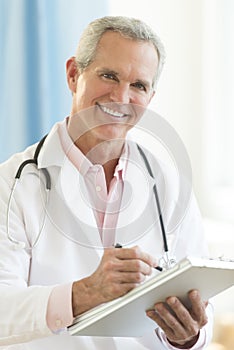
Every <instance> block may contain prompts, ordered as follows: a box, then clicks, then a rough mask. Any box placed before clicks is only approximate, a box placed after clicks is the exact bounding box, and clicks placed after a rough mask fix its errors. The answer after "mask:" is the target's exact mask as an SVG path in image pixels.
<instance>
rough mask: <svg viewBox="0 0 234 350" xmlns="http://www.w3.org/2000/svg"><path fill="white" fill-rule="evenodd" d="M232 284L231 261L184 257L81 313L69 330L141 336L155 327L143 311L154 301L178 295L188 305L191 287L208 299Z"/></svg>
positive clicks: (233, 263) (108, 334) (233, 266)
mask: <svg viewBox="0 0 234 350" xmlns="http://www.w3.org/2000/svg"><path fill="white" fill-rule="evenodd" d="M233 284H234V262H233V261H222V260H212V259H200V258H192V257H187V258H185V259H183V260H182V261H180V262H179V263H178V264H176V265H175V266H174V267H173V268H171V269H170V270H167V271H164V272H161V273H160V274H158V275H157V276H155V277H153V278H150V279H149V280H147V281H146V282H145V283H143V284H142V285H140V286H139V287H136V288H135V289H133V290H132V291H130V292H129V293H127V294H126V295H124V296H123V297H121V298H118V299H116V300H113V301H111V302H108V303H106V304H103V305H100V306H97V307H96V308H94V309H92V310H90V311H87V312H85V313H84V314H82V315H80V316H79V317H77V318H76V319H75V322H74V323H73V325H71V326H70V327H69V328H68V331H69V333H70V334H71V335H79V336H82V335H83V336H104V337H108V336H111V337H113V336H115V337H118V336H121V337H125V336H126V337H140V336H143V335H144V333H146V332H148V331H150V330H151V329H152V330H153V329H155V323H154V322H153V321H152V320H151V319H150V318H148V317H147V316H146V314H145V311H146V310H147V309H150V308H152V306H153V305H154V304H155V303H156V302H158V301H164V300H165V299H166V298H167V297H169V296H177V297H179V298H180V300H181V301H182V302H183V303H184V304H185V305H187V304H188V299H187V293H188V292H189V291H190V290H192V289H198V290H199V291H200V293H201V296H202V298H203V300H208V299H210V298H211V297H213V296H215V295H217V294H219V293H220V292H222V291H224V290H225V289H227V288H229V287H231V286H233Z"/></svg>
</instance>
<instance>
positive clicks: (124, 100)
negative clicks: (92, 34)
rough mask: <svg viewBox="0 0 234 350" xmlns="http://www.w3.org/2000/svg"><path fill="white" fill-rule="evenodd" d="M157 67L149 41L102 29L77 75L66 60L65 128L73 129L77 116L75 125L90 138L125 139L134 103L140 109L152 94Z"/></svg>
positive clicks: (133, 116)
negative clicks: (70, 99) (91, 57)
mask: <svg viewBox="0 0 234 350" xmlns="http://www.w3.org/2000/svg"><path fill="white" fill-rule="evenodd" d="M157 67H158V56H157V52H156V50H155V48H154V46H153V44H151V43H148V42H139V41H134V40H131V39H127V38H124V37H123V36H121V35H120V34H119V33H115V32H106V33H105V34H104V35H103V36H102V38H101V40H100V42H99V44H98V48H97V53H96V56H95V59H94V61H93V62H92V63H91V64H90V65H89V66H88V67H87V68H86V69H85V70H84V71H83V72H82V73H81V74H79V73H78V70H77V68H76V64H75V59H74V58H71V59H70V60H69V61H68V62H67V79H68V84H69V87H70V89H71V91H72V93H73V103H72V111H71V118H70V124H69V128H70V129H71V128H74V123H75V118H74V116H76V115H80V116H81V117H80V118H81V119H82V122H81V120H79V122H77V123H76V128H79V127H80V128H82V127H81V125H83V127H84V129H85V128H87V129H89V130H88V133H87V137H89V138H92V139H93V140H94V141H95V140H96V141H97V142H98V140H106V139H116V138H125V136H126V133H127V131H128V130H129V129H130V128H131V127H132V126H133V125H134V124H135V123H136V122H137V120H138V119H139V113H137V112H136V110H137V107H136V105H137V106H139V108H141V110H143V108H146V107H147V106H148V104H149V102H150V101H151V98H152V96H153V95H154V91H153V88H152V84H153V79H154V76H155V73H156V71H157ZM87 109H88V110H87ZM84 110H86V111H85V112H84ZM80 132H81V130H80ZM94 143H95V142H94Z"/></svg>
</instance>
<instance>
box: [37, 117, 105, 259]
mask: <svg viewBox="0 0 234 350" xmlns="http://www.w3.org/2000/svg"><path fill="white" fill-rule="evenodd" d="M63 123H64V122H63ZM59 124H62V123H58V124H56V125H55V126H54V128H53V129H52V131H51V132H50V134H49V135H48V136H47V138H46V140H45V143H44V145H43V148H42V150H41V152H40V155H39V160H38V165H39V167H41V168H43V167H46V168H48V169H50V172H52V173H53V171H52V169H54V166H56V168H57V167H58V169H57V171H56V174H57V175H56V176H53V178H52V182H53V184H54V185H55V187H56V191H55V192H56V193H57V194H58V195H59V196H58V195H57V194H56V193H54V194H53V195H52V194H51V199H52V198H53V200H54V201H56V202H54V203H56V206H59V208H60V210H61V216H63V217H64V215H65V213H66V215H70V216H71V220H72V221H74V223H76V225H75V224H74V227H73V231H74V232H71V231H70V233H69V234H70V235H72V237H69V238H71V239H72V240H73V241H76V242H78V243H79V244H81V245H85V246H89V247H91V248H97V249H96V250H97V252H98V254H99V255H100V256H101V254H102V249H101V248H102V247H103V245H102V242H101V239H100V234H99V231H98V228H97V225H96V220H95V217H94V213H93V209H92V206H91V205H90V201H89V197H88V193H87V190H86V186H84V183H83V178H82V176H81V175H80V173H79V172H78V170H77V169H76V168H75V167H74V165H73V164H72V163H71V162H70V160H69V159H68V158H67V157H66V154H65V152H64V150H63V148H62V146H61V142H60V137H59V134H58V127H59ZM62 127H63V126H62ZM55 154H56V158H55V157H54V155H55ZM52 175H53V174H52ZM58 202H60V204H59V203H58ZM52 206H53V203H51V207H52ZM67 208H68V210H67ZM51 210H53V209H51ZM56 215H58V214H56ZM72 216H73V218H72ZM58 221H60V222H61V225H62V220H61V218H58ZM77 235H79V237H78V238H77Z"/></svg>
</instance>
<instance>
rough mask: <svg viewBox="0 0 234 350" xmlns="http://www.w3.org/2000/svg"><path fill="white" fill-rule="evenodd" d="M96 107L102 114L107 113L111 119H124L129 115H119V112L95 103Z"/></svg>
mask: <svg viewBox="0 0 234 350" xmlns="http://www.w3.org/2000/svg"><path fill="white" fill-rule="evenodd" d="M97 106H98V107H99V108H100V109H101V110H102V111H103V112H104V113H107V114H109V115H111V116H112V117H115V118H124V117H128V116H129V114H125V113H121V112H118V111H116V110H113V109H111V108H108V107H106V106H102V105H100V104H99V103H97Z"/></svg>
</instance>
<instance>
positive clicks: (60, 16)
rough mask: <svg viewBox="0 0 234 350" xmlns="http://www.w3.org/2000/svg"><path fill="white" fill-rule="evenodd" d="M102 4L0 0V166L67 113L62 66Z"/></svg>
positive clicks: (67, 0) (104, 10)
mask: <svg viewBox="0 0 234 350" xmlns="http://www.w3.org/2000/svg"><path fill="white" fill-rule="evenodd" d="M106 14H107V0H99V1H94V0H86V1H80V0H0V162H2V161H4V160H5V159H7V158H8V157H9V156H10V155H11V154H12V153H15V152H18V151H21V150H23V149H24V148H25V147H26V146H27V145H29V144H31V143H33V142H36V141H38V140H39V139H40V138H41V137H42V135H44V134H45V133H46V132H48V131H49V129H50V127H51V126H52V125H53V124H54V122H56V121H58V120H61V119H63V118H64V117H65V116H66V115H68V114H69V112H70V104H71V94H70V92H69V90H68V88H67V84H66V76H65V62H66V60H67V58H69V57H70V56H72V55H73V54H74V53H75V50H76V46H77V43H78V40H79V37H80V34H81V32H82V31H83V29H84V28H85V27H86V25H87V24H88V23H89V22H90V21H91V20H93V19H94V18H97V17H101V16H105V15H106Z"/></svg>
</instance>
